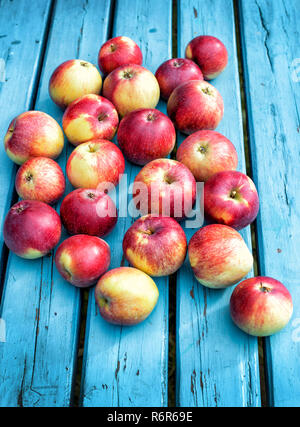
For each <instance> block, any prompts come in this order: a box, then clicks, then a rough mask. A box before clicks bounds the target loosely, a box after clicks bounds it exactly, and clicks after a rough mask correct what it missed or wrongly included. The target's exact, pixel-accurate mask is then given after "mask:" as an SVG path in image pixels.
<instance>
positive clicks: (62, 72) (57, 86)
mask: <svg viewBox="0 0 300 427" xmlns="http://www.w3.org/2000/svg"><path fill="white" fill-rule="evenodd" d="M101 88H102V78H101V75H100V73H99V71H98V70H97V68H96V67H95V66H94V65H93V64H91V63H90V62H87V61H83V60H81V59H71V60H69V61H66V62H63V63H62V64H61V65H59V66H58V67H57V68H56V69H55V70H54V72H53V74H52V76H51V78H50V81H49V95H50V97H51V99H52V101H53V102H55V104H56V105H58V106H59V107H60V108H61V109H63V110H64V109H65V108H66V107H67V106H68V105H69V104H71V102H73V101H75V99H77V98H80V97H81V96H83V95H87V94H89V93H94V94H96V95H98V94H99V93H100V91H101Z"/></svg>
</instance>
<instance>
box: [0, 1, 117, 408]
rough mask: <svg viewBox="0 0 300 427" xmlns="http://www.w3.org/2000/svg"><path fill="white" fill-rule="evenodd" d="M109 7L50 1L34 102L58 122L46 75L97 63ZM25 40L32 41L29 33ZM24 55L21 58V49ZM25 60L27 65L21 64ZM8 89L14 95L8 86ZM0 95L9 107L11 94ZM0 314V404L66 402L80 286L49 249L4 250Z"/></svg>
mask: <svg viewBox="0 0 300 427" xmlns="http://www.w3.org/2000/svg"><path fill="white" fill-rule="evenodd" d="M24 3H25V2H24ZM32 3H36V4H35V7H36V8H37V10H38V11H39V10H40V9H39V7H38V6H37V5H39V4H40V2H32ZM18 4H19V2H18ZM26 6H27V13H28V7H31V5H30V6H29V3H28V2H26ZM32 8H33V10H32V15H30V16H28V15H27V20H28V22H31V23H32V25H33V26H36V25H37V22H38V19H39V21H41V18H40V17H39V16H38V15H37V16H36V19H33V17H34V16H35V15H34V10H35V9H34V5H33V4H32ZM24 9H25V7H24ZM109 13H110V2H109V1H103V2H98V1H97V0H89V1H84V0H70V1H68V2H65V1H63V0H58V1H57V2H56V6H55V9H54V15H53V19H52V22H51V30H50V35H49V40H48V42H47V51H46V59H45V61H44V64H43V69H42V76H41V80H40V83H39V89H38V96H37V102H36V104H35V108H36V109H38V110H42V111H45V112H47V113H49V114H50V115H52V116H53V117H54V118H55V119H57V120H58V121H59V122H60V123H61V117H62V112H61V111H60V110H59V109H58V108H57V107H56V106H55V105H54V104H53V102H52V101H51V99H50V98H49V95H48V81H49V78H50V75H51V73H52V72H53V70H54V69H55V67H56V66H58V65H59V64H60V63H61V62H63V61H65V60H67V59H72V58H78V57H80V58H83V59H86V60H90V61H91V62H93V63H96V62H97V53H98V49H99V46H100V45H101V43H102V42H103V40H104V39H105V38H106V35H107V27H108V22H109ZM15 19H16V18H15ZM23 21H24V22H25V19H24V18H23ZM16 22H18V21H17V20H16ZM7 23H8V22H7ZM8 24H9V23H8ZM39 25H40V26H41V24H39ZM25 28H26V27H25ZM7 31H9V29H7ZM28 31H29V30H28ZM40 31H41V30H40ZM24 33H25V31H24V29H23V31H22V34H24ZM27 37H28V36H27ZM35 37H37V36H35ZM20 39H21V35H20ZM32 44H33V46H34V45H35V42H34V40H33V42H32ZM18 46H20V45H18ZM18 46H17V47H18ZM17 47H16V48H17ZM26 47H27V49H26V50H28V51H30V48H31V46H30V45H27V46H25V47H23V49H25V48H26ZM16 48H14V49H16ZM24 55H25V57H26V52H24ZM24 61H25V59H24ZM24 61H23V62H21V65H20V67H18V65H17V64H15V68H16V70H15V71H14V73H16V72H18V73H19V77H18V78H19V79H20V80H21V79H22V77H20V75H21V72H23V68H24V69H25V70H26V71H27V68H26V66H25V63H24ZM29 66H31V64H27V67H29ZM22 67H23V68H22ZM30 71H31V69H30V68H28V72H30ZM13 75H14V74H13ZM25 75H26V76H27V73H25ZM8 77H10V74H8ZM18 78H17V80H18ZM27 79H28V77H27ZM12 95H13V96H14V97H16V96H17V94H15V93H14V92H12ZM7 98H8V99H9V100H10V103H9V104H10V108H12V107H11V104H12V105H13V99H11V98H10V96H8V97H7ZM27 105H28V103H27V104H25V106H27ZM18 112H20V111H17V113H18ZM70 152H71V146H70V144H66V148H65V149H64V152H63V154H62V155H61V156H60V159H59V163H60V165H61V166H62V167H63V168H65V163H66V157H67V155H69V154H70ZM3 156H4V155H3ZM5 160H6V162H7V163H9V160H7V159H5ZM2 161H3V162H4V159H2V157H1V162H2ZM67 191H70V185H68V188H67ZM64 237H66V236H64ZM0 317H2V318H3V319H4V320H5V322H6V342H5V343H0V404H1V406H69V405H70V401H71V395H72V388H73V380H74V373H75V362H76V358H77V338H78V326H79V319H80V292H79V290H78V289H76V288H74V287H73V286H71V285H69V284H68V283H67V282H65V281H64V280H62V279H61V278H60V276H59V274H58V272H57V271H56V269H55V266H54V265H53V257H52V256H50V257H44V258H43V259H42V260H36V261H26V260H22V259H21V258H18V257H16V256H15V255H13V254H10V256H9V260H8V266H7V273H6V282H5V288H4V292H3V298H2V304H1V312H0Z"/></svg>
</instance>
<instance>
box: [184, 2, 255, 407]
mask: <svg viewBox="0 0 300 427" xmlns="http://www.w3.org/2000/svg"><path fill="white" fill-rule="evenodd" d="M201 34H209V35H214V36H216V37H219V38H220V39H221V40H222V41H223V42H224V43H225V45H226V46H227V49H228V52H229V64H228V66H227V68H226V70H225V71H224V72H223V73H222V74H221V75H220V76H219V77H218V78H217V79H215V80H214V81H213V82H212V84H213V85H215V86H216V87H217V88H218V89H219V91H220V93H221V95H222V96H223V99H224V104H225V114H224V118H223V121H222V122H221V124H220V126H219V127H218V129H217V130H218V131H220V132H221V133H223V134H224V135H225V136H226V137H228V138H229V139H230V140H231V141H232V142H233V143H234V145H235V147H236V149H237V151H238V155H239V170H241V171H245V159H244V156H245V155H244V147H243V128H242V116H241V101H240V86H239V75H238V63H237V51H236V40H235V24H234V11H233V5H232V2H231V1H230V0H212V1H210V2H209V3H207V2H206V1H202V0H198V1H192V0H191V1H179V2H178V49H179V50H178V52H179V56H184V51H185V47H186V45H187V43H188V42H189V41H190V40H191V39H192V38H193V37H196V36H198V35H201ZM184 138H185V137H184V136H183V135H180V136H179V142H180V141H182V140H183V139H184ZM186 231H187V236H188V239H190V238H191V236H192V235H193V234H194V232H195V231H196V230H192V229H190V230H186ZM242 235H243V237H244V238H245V239H246V242H247V244H248V247H249V248H250V247H251V239H250V230H249V227H248V228H247V229H245V230H243V232H242ZM231 293H232V288H231V289H227V290H221V291H215V290H210V289H207V288H205V287H203V286H201V285H200V284H199V283H198V282H197V281H196V280H195V279H193V275H192V271H191V268H190V266H189V262H188V260H186V262H185V265H184V266H183V268H181V270H180V271H179V273H178V274H177V352H176V354H177V404H178V405H180V406H259V405H260V385H259V368H258V352H257V340H256V339H255V338H251V337H248V336H247V335H246V334H244V333H243V332H241V331H239V330H238V329H237V328H236V327H235V325H234V324H233V323H232V321H231V319H230V314H229V299H230V295H231Z"/></svg>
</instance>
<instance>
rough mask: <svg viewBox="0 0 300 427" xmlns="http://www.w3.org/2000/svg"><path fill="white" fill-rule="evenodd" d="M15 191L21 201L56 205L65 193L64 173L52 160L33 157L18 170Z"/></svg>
mask: <svg viewBox="0 0 300 427" xmlns="http://www.w3.org/2000/svg"><path fill="white" fill-rule="evenodd" d="M15 185H16V190H17V193H18V195H19V196H20V197H21V198H22V199H27V200H39V201H40V202H45V203H49V204H53V203H56V202H57V201H58V200H59V199H60V198H61V196H62V195H63V194H64V192H65V186H66V185H65V177H64V173H63V171H62V169H61V167H60V166H59V164H58V163H56V162H55V161H54V160H52V159H49V158H48V157H33V158H32V159H29V160H27V162H25V163H23V165H22V166H21V167H20V168H19V170H18V172H17V175H16V181H15Z"/></svg>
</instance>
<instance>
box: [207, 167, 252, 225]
mask: <svg viewBox="0 0 300 427" xmlns="http://www.w3.org/2000/svg"><path fill="white" fill-rule="evenodd" d="M258 209H259V198H258V194H257V190H256V187H255V185H254V183H253V181H252V180H251V179H250V178H249V177H248V176H247V175H245V174H243V173H242V172H238V171H224V172H218V173H216V174H215V175H213V176H212V177H211V178H209V179H208V180H207V181H206V182H205V184H204V213H205V216H206V218H207V219H208V220H210V221H213V222H217V223H219V224H225V225H229V226H230V227H233V228H235V229H236V230H241V229H242V228H244V227H247V225H249V224H251V223H252V222H253V221H254V220H255V218H256V217H257V213H258Z"/></svg>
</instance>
